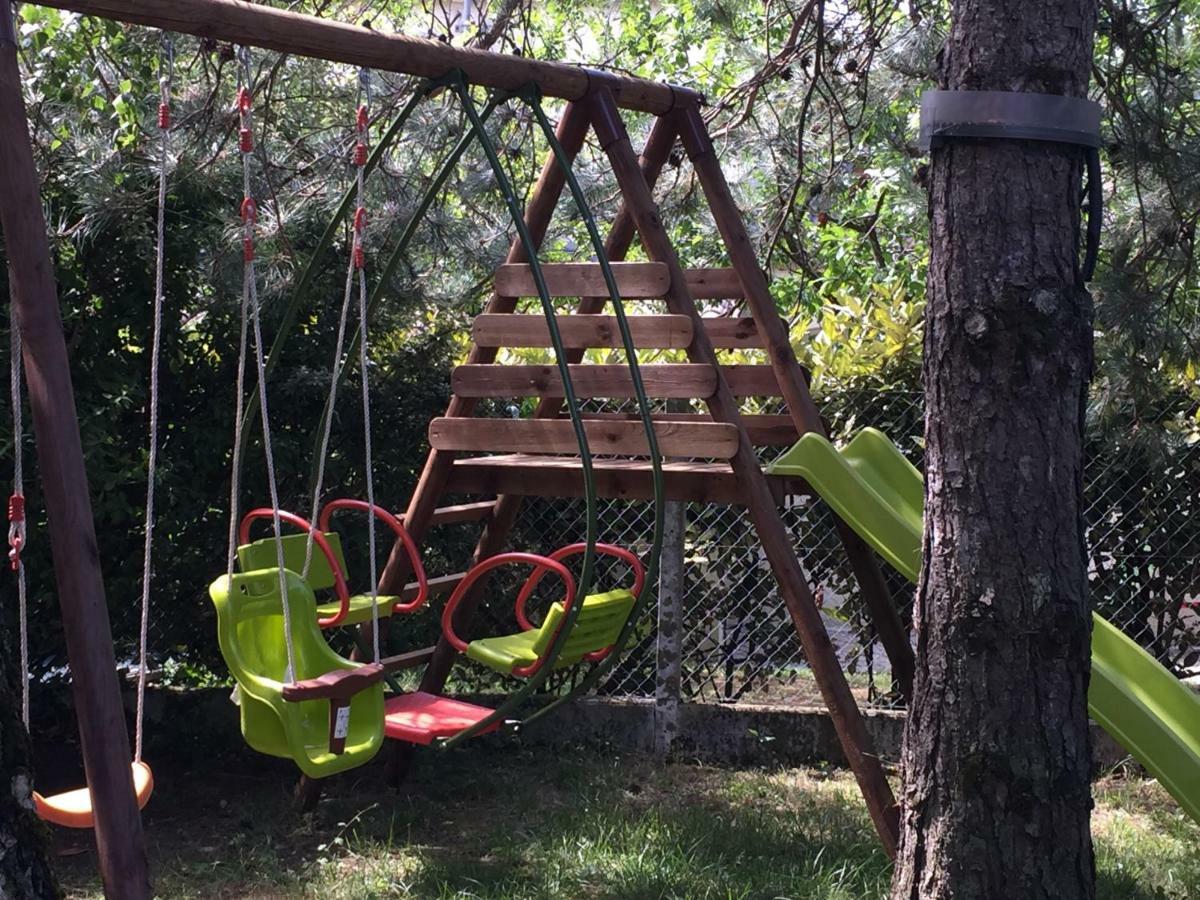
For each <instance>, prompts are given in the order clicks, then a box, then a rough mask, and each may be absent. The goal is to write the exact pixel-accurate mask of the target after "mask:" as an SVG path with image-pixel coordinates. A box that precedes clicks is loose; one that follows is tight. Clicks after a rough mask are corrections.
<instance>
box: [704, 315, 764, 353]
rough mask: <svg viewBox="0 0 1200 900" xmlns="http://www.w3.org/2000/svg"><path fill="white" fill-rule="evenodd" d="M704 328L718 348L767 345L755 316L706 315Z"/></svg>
mask: <svg viewBox="0 0 1200 900" xmlns="http://www.w3.org/2000/svg"><path fill="white" fill-rule="evenodd" d="M702 321H703V322H704V330H705V332H707V334H708V339H709V340H710V341H712V345H713V346H714V347H716V348H717V349H718V350H762V349H764V348H765V347H766V344H765V342H764V341H763V339H762V335H760V334H759V333H758V325H757V324H756V323H755V321H754V317H753V316H736V317H734V316H705V317H704V318H703V319H702Z"/></svg>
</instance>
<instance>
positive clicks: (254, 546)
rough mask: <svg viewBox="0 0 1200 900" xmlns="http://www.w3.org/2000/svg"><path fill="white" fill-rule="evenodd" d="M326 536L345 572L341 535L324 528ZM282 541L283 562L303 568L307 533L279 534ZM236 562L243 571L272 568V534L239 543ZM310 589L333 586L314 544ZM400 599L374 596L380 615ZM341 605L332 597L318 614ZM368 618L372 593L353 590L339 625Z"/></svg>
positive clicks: (330, 572)
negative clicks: (250, 541)
mask: <svg viewBox="0 0 1200 900" xmlns="http://www.w3.org/2000/svg"><path fill="white" fill-rule="evenodd" d="M325 539H326V540H327V541H329V546H330V548H331V549H332V550H333V555H334V556H336V557H337V561H338V565H339V566H341V569H342V573H343V574H345V572H346V558H345V557H344V556H343V555H342V539H341V538H340V537H338V535H337V533H336V532H333V531H327V532H325ZM280 540H281V542H282V543H283V564H284V566H285V567H286V568H288V569H290V570H291V571H293V572H303V571H304V557H305V555H306V554H307V553H308V547H307V544H308V535H306V534H285V535H284V536H283V537H282V538H280ZM238 563H239V565H240V566H241V569H242V571H243V572H253V571H255V570H257V569H274V568H275V566H276V564H277V563H278V558H277V557H276V555H275V538H273V537H268V538H263V539H261V540H258V541H253V542H252V543H249V544H243V545H242V546H240V547H238ZM305 580H306V581H307V582H308V584H309V587H311V588H312V589H313V591H325V590H329V589H330V588H332V587H333V569H331V568H330V567H329V560H327V559H326V558H325V554H323V553H322V552H321V550H320V548H319V547H316V546H314V547H313V550H312V559H311V560H310V562H309V566H308V578H307V579H305ZM399 601H400V598H399V597H392V596H386V595H380V596H379V597H377V598H376V602H377V603H378V605H379V617H380V618H384V617H386V616H390V615H391V614H392V606H393V605H394V604H396V603H398V602H399ZM340 609H341V605H340V604H339V603H338V602H337V601H336V600H332V601H330V602H328V603H322V604H320V605H318V606H317V615H318V616H319V617H320V618H322V619H330V618H332V617H333V616H335V615H337V613H338V611H339V610H340ZM370 621H371V595H370V594H354V595H352V596H351V597H350V611H349V612H347V613H346V617H345V618H344V619H342V620H341V621H340V622H339V623H338V625H361V624H362V623H363V622H370Z"/></svg>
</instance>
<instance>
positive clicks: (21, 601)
mask: <svg viewBox="0 0 1200 900" xmlns="http://www.w3.org/2000/svg"><path fill="white" fill-rule="evenodd" d="M8 321H9V348H10V352H11V355H12V358H11V368H10V372H9V374H10V379H9V384H10V385H11V387H12V421H13V492H12V495H13V501H15V502H17V503H19V504H20V505H21V507H22V509H23V507H24V501H25V462H24V458H23V457H24V453H23V448H22V446H21V441H22V434H23V432H24V427H25V426H24V413H23V411H22V409H21V329H20V328H19V327H17V314H16V310H15V309H13V307H12V305H11V304H10V305H9V320H8ZM13 501H10V503H11V502H13ZM26 534H27V532H26V528H25V517H24V513H23V512H22V514H21V517H20V519H18V520H17V521H12V522H9V525H8V544H9V546H10V547H12V548H13V549H12V552H11V553H10V559H11V560H12V562H13V564H14V565H15V566H16V569H17V616H18V620H19V625H18V628H19V630H20V633H21V634H20V644H21V721H22V722H24V723H25V730H26V731H28V730H29V607H28V599H27V597H26V592H25V563H24V562H23V561H22V559H21V551H22V550H24V549H25V538H26Z"/></svg>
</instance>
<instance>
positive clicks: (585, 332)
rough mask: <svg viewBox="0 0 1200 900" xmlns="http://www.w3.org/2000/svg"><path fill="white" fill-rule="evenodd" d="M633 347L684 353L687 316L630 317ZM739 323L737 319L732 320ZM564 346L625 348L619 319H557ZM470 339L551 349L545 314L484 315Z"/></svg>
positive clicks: (687, 338) (689, 325) (689, 336)
mask: <svg viewBox="0 0 1200 900" xmlns="http://www.w3.org/2000/svg"><path fill="white" fill-rule="evenodd" d="M628 319H629V333H630V335H631V336H632V337H633V344H634V346H635V347H638V348H639V349H647V350H682V349H686V348H687V347H688V345H689V344H691V342H692V320H691V319H689V318H688V317H687V316H670V315H663V316H629V317H628ZM729 321H737V320H733V319H731V320H729ZM558 330H559V334H561V335H562V341H563V346H564V347H566V348H567V349H569V350H586V349H588V348H590V347H602V348H616V347H623V346H624V344H623V343H622V342H621V331H620V328H619V327H618V326H617V317H616V316H604V315H593V316H589V315H574V316H565V315H564V316H558ZM471 337H473V338H474V339H475V343H476V344H478V345H479V346H481V347H549V346H551V344H550V329H549V327H548V326H547V325H546V319H545V317H543V316H542V315H540V314H538V315H519V314H516V313H484V314H483V315H481V316H476V317H475V323H474V324H473V325H472V326H471Z"/></svg>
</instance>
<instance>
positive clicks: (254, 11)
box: [40, 0, 699, 115]
mask: <svg viewBox="0 0 1200 900" xmlns="http://www.w3.org/2000/svg"><path fill="white" fill-rule="evenodd" d="M40 5H42V6H53V7H56V8H58V9H70V10H74V11H75V12H79V13H83V14H84V15H90V16H102V17H104V18H106V19H114V20H116V21H118V22H128V23H131V24H134V25H148V26H150V27H151V28H158V29H161V30H163V31H174V32H179V33H183V34H194V35H196V36H198V37H203V38H211V39H213V40H217V41H228V42H230V43H234V44H242V45H245V46H249V47H265V48H266V49H268V50H278V51H279V52H281V53H294V54H298V55H300V56H311V57H314V58H316V59H327V60H330V61H331V62H342V63H349V64H350V65H354V66H363V67H365V68H368V69H379V70H380V71H384V72H400V73H403V74H408V75H416V76H418V77H421V78H440V77H441V76H443V75H445V74H447V73H448V72H451V71H454V70H455V69H458V70H460V71H461V72H462V73H463V74H464V76H465V77H466V79H467V81H469V82H471V83H472V84H479V85H484V86H485V87H491V88H499V89H500V90H508V91H516V90H520V89H521V88H524V87H527V86H529V85H530V84H534V85H537V87H538V89H539V90H541V92H542V93H543V94H546V95H547V96H550V97H561V98H563V99H564V100H579V99H581V98H582V97H584V96H586V95H587V93H588V91H589V90H591V89H592V88H593V87H594V86H595V85H596V84H605V85H607V86H608V87H609V89H610V90H611V91H612V92H613V93H614V95H615V96H616V97H617V103H618V104H619V105H621V106H623V107H625V108H627V109H636V110H641V111H642V112H649V113H654V114H656V115H662V114H663V113H666V112H669V111H670V110H672V109H674V108H676V107H678V106H681V105H685V104H688V103H695V102H697V100H699V95H698V94H697V93H696V92H695V91H693V90H691V89H689V88H684V87H674V86H672V85H669V84H660V83H658V82H654V81H648V80H646V79H643V78H633V77H629V76H625V75H616V74H613V73H611V72H598V71H592V70H589V69H584V68H581V67H580V66H573V65H569V64H567V63H561V62H547V61H543V60H536V59H528V58H525V57H520V56H512V55H510V54H506V53H489V52H486V51H484V50H469V49H464V48H461V47H454V46H452V45H450V44H446V43H443V42H441V41H435V40H430V39H428V38H417V37H408V36H407V35H403V34H389V33H387V32H386V31H382V30H377V29H372V28H370V27H365V26H360V25H350V24H348V23H345V22H337V21H334V20H333V19H322V18H318V17H317V16H310V15H304V14H303V13H297V12H291V11H289V10H283V9H273V8H271V7H269V6H266V5H261V4H254V3H245V2H239V0H171V2H169V3H164V2H162V0H40Z"/></svg>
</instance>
